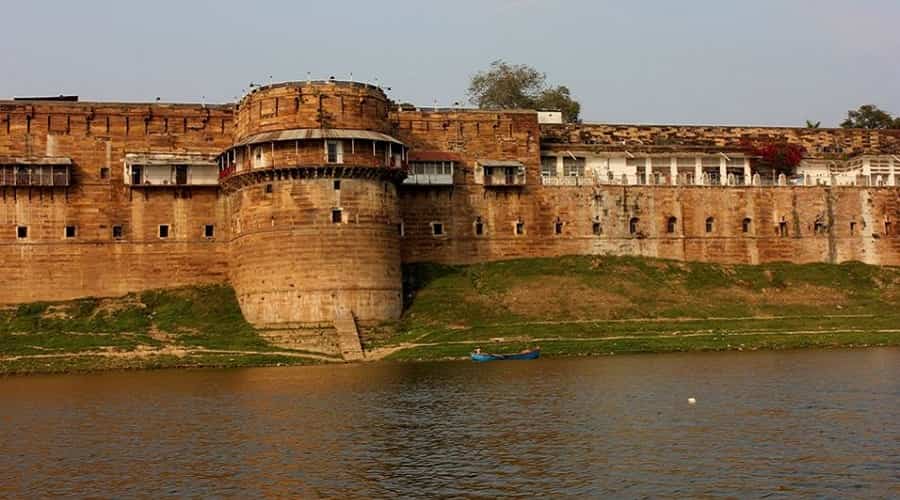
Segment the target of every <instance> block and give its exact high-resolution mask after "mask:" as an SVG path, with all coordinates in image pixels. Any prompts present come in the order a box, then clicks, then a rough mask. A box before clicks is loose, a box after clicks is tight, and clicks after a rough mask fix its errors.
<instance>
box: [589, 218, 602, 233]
mask: <svg viewBox="0 0 900 500" xmlns="http://www.w3.org/2000/svg"><path fill="white" fill-rule="evenodd" d="M591 231H592V232H593V233H594V235H595V236H599V235H601V234H603V225H602V224H600V223H599V222H596V221H595V222H594V223H593V224H592V226H591Z"/></svg>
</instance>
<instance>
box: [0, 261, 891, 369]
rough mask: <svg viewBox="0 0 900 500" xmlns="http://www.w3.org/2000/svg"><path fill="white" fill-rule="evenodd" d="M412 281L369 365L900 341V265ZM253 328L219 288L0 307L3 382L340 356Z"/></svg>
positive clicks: (626, 268)
mask: <svg viewBox="0 0 900 500" xmlns="http://www.w3.org/2000/svg"><path fill="white" fill-rule="evenodd" d="M406 272H407V281H408V282H409V283H411V284H412V288H413V290H414V300H413V301H412V303H411V304H410V306H409V308H408V309H407V310H406V311H405V313H404V315H403V318H402V319H401V320H400V321H398V322H396V323H393V324H387V325H383V326H382V327H381V328H378V329H376V331H374V332H370V333H368V334H367V335H366V342H365V343H366V349H367V350H368V351H369V354H368V357H369V359H381V358H387V359H394V360H417V359H447V358H458V357H464V356H466V355H467V354H468V353H469V352H470V351H471V350H472V349H473V348H474V347H476V346H478V347H482V348H483V349H485V350H488V351H496V352H513V351H517V350H519V349H521V348H523V347H526V346H531V345H534V344H540V346H541V347H542V348H543V352H544V353H545V354H546V355H550V356H579V355H603V354H614V353H635V352H667V351H691V350H732V349H733V350H752V349H787V348H801V347H844V346H870V345H900V307H898V306H900V268H879V267H874V266H866V265H863V264H859V263H850V264H843V265H825V264H810V265H794V264H769V265H764V266H720V265H713V264H699V263H683V262H675V261H664V260H653V259H641V258H635V257H563V258H555V259H526V260H515V261H507V262H496V263H487V264H478V265H473V266H459V267H457V266H438V265H415V266H409V267H408V268H407V269H406ZM262 333H265V332H259V331H257V330H255V329H254V328H253V327H252V326H251V325H250V324H248V323H247V322H246V321H245V320H244V319H243V317H242V316H241V313H240V309H239V308H238V305H237V301H236V298H235V296H234V292H233V290H232V289H231V288H229V287H227V286H209V287H192V288H183V289H175V290H166V291H154V292H145V293H140V294H131V295H127V296H125V297H120V298H115V299H83V300H76V301H69V302H62V303H53V304H48V303H35V304H28V305H22V306H18V307H11V308H7V309H0V374H9V373H32V372H64V371H82V370H98V369H109V368H163V367H193V366H261V365H276V364H298V363H320V362H328V361H338V359H337V358H334V357H329V356H322V355H316V354H315V353H309V352H304V351H300V350H294V349H286V348H280V347H277V346H274V345H272V344H270V343H269V342H268V341H267V340H266V338H265V336H264V335H263V334H262Z"/></svg>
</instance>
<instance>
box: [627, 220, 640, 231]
mask: <svg viewBox="0 0 900 500" xmlns="http://www.w3.org/2000/svg"><path fill="white" fill-rule="evenodd" d="M638 222H640V219H638V218H637V217H632V218H631V220H630V221H628V232H629V233H631V234H635V233H637V230H638Z"/></svg>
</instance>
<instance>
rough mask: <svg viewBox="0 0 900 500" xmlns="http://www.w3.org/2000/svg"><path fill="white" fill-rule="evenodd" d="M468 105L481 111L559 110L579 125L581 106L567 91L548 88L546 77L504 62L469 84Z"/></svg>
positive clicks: (560, 88)
mask: <svg viewBox="0 0 900 500" xmlns="http://www.w3.org/2000/svg"><path fill="white" fill-rule="evenodd" d="M468 94H469V101H470V102H472V103H473V104H475V105H476V106H478V107H479V108H497V109H536V108H542V109H559V110H560V111H562V113H563V118H564V119H565V120H566V121H570V122H575V121H578V114H579V113H580V112H581V105H580V104H579V103H578V102H577V101H575V100H574V99H572V95H571V93H570V91H569V88H568V87H565V86H562V85H561V86H558V87H548V86H547V75H545V74H544V73H541V72H540V71H538V70H536V69H534V68H532V67H531V66H528V65H525V64H509V63H507V62H505V61H502V60H497V61H494V62H492V63H491V66H490V68H488V69H487V70H486V71H479V72H478V73H476V74H475V76H473V77H472V79H471V81H470V82H469V91H468Z"/></svg>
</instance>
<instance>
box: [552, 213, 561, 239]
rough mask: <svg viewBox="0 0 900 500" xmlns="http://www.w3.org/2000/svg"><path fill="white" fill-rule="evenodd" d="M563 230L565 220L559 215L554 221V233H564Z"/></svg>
mask: <svg viewBox="0 0 900 500" xmlns="http://www.w3.org/2000/svg"><path fill="white" fill-rule="evenodd" d="M562 232H563V222H562V221H561V220H559V217H557V218H556V221H554V222H553V234H557V235H559V234H562Z"/></svg>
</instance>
